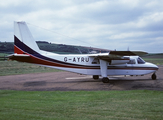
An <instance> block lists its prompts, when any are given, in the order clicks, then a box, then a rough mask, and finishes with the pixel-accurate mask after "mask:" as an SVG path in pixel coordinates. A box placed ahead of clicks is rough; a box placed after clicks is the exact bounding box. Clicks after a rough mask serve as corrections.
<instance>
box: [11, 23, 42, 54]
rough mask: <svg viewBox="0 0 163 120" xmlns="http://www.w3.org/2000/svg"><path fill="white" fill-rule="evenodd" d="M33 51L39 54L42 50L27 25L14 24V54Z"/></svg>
mask: <svg viewBox="0 0 163 120" xmlns="http://www.w3.org/2000/svg"><path fill="white" fill-rule="evenodd" d="M27 51H28V52H27ZM31 51H33V52H37V53H39V52H40V49H39V47H38V45H37V44H36V42H35V40H34V38H33V36H32V34H31V32H30V30H29V29H28V27H27V25H26V23H25V22H14V52H15V53H17V54H24V52H27V53H29V52H31ZM33 52H32V53H33Z"/></svg>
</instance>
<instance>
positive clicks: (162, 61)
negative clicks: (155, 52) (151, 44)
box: [143, 58, 163, 65]
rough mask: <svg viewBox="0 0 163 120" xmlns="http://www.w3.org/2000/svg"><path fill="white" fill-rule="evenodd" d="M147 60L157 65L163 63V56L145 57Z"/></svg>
mask: <svg viewBox="0 0 163 120" xmlns="http://www.w3.org/2000/svg"><path fill="white" fill-rule="evenodd" d="M143 59H144V60H145V61H146V62H150V63H153V64H156V65H163V58H143Z"/></svg>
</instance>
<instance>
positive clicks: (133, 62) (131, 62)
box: [127, 59, 135, 64]
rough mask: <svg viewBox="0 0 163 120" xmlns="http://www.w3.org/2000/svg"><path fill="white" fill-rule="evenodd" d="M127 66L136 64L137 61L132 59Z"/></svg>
mask: <svg viewBox="0 0 163 120" xmlns="http://www.w3.org/2000/svg"><path fill="white" fill-rule="evenodd" d="M127 64H135V60H134V59H131V60H130V61H129V62H128V63H127Z"/></svg>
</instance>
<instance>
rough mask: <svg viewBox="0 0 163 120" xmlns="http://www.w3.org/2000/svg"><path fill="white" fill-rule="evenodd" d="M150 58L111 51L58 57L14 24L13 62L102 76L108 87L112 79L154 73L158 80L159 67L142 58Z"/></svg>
mask: <svg viewBox="0 0 163 120" xmlns="http://www.w3.org/2000/svg"><path fill="white" fill-rule="evenodd" d="M144 54H147V53H146V52H142V51H110V52H109V53H98V54H75V55H74V54H55V53H51V52H47V51H43V50H40V49H39V47H38V46H37V44H36V42H35V40H34V38H33V37H32V34H31V33H30V31H29V29H28V27H27V25H26V23H25V22H14V54H12V55H9V58H10V59H12V60H17V61H20V62H28V63H33V64H38V65H40V66H44V67H50V68H55V69H60V70H65V71H70V72H75V73H80V74H85V75H92V76H93V78H94V79H99V76H102V82H104V83H108V82H109V78H108V76H112V75H131V76H133V75H136V76H137V75H145V74H149V73H153V74H152V76H151V78H152V79H153V80H155V79H156V74H155V72H156V71H157V70H158V67H157V66H156V65H154V64H152V63H148V62H145V61H144V60H143V59H142V58H141V57H139V56H138V55H144Z"/></svg>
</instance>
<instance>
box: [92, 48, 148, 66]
mask: <svg viewBox="0 0 163 120" xmlns="http://www.w3.org/2000/svg"><path fill="white" fill-rule="evenodd" d="M145 54H148V53H147V52H143V51H110V52H109V53H100V54H90V55H89V57H95V58H96V59H99V60H104V61H107V62H109V63H110V64H112V65H115V64H124V63H128V62H129V60H130V57H129V56H141V55H145Z"/></svg>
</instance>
